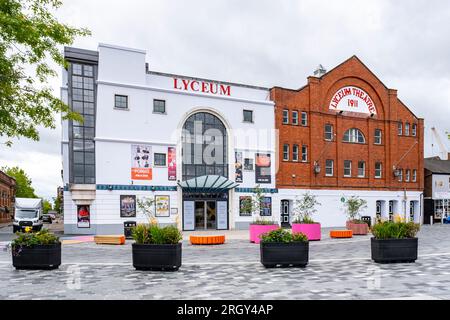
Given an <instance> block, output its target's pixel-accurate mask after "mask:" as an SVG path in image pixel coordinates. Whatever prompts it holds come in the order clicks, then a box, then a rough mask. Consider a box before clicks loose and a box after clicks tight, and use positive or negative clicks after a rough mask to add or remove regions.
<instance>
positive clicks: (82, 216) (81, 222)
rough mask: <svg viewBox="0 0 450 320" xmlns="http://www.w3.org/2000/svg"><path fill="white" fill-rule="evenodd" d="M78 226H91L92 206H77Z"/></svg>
mask: <svg viewBox="0 0 450 320" xmlns="http://www.w3.org/2000/svg"><path fill="white" fill-rule="evenodd" d="M77 226H78V228H90V227H91V211H90V206H88V205H82V206H77Z"/></svg>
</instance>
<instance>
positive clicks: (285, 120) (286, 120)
mask: <svg viewBox="0 0 450 320" xmlns="http://www.w3.org/2000/svg"><path fill="white" fill-rule="evenodd" d="M283 124H289V110H286V109H285V110H283Z"/></svg>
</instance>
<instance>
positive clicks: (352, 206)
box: [344, 196, 369, 235]
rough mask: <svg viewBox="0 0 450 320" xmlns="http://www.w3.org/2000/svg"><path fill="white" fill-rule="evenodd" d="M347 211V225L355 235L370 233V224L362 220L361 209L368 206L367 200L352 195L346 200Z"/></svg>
mask: <svg viewBox="0 0 450 320" xmlns="http://www.w3.org/2000/svg"><path fill="white" fill-rule="evenodd" d="M344 208H345V213H346V214H347V216H348V220H347V223H346V227H347V229H349V230H352V232H353V234H354V235H366V234H368V233H369V225H368V224H367V223H366V222H364V221H362V220H361V211H363V210H364V209H366V208H367V201H366V200H364V199H361V198H359V197H358V196H351V197H350V198H348V199H347V200H346V201H345V202H344Z"/></svg>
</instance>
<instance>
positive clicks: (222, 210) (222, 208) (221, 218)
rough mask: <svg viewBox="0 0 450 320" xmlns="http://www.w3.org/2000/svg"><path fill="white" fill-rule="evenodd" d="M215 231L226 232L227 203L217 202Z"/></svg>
mask: <svg viewBox="0 0 450 320" xmlns="http://www.w3.org/2000/svg"><path fill="white" fill-rule="evenodd" d="M217 230H228V202H227V201H217Z"/></svg>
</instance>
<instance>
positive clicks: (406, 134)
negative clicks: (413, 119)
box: [405, 122, 409, 136]
mask: <svg viewBox="0 0 450 320" xmlns="http://www.w3.org/2000/svg"><path fill="white" fill-rule="evenodd" d="M405 136H409V123H408V122H407V123H405Z"/></svg>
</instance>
